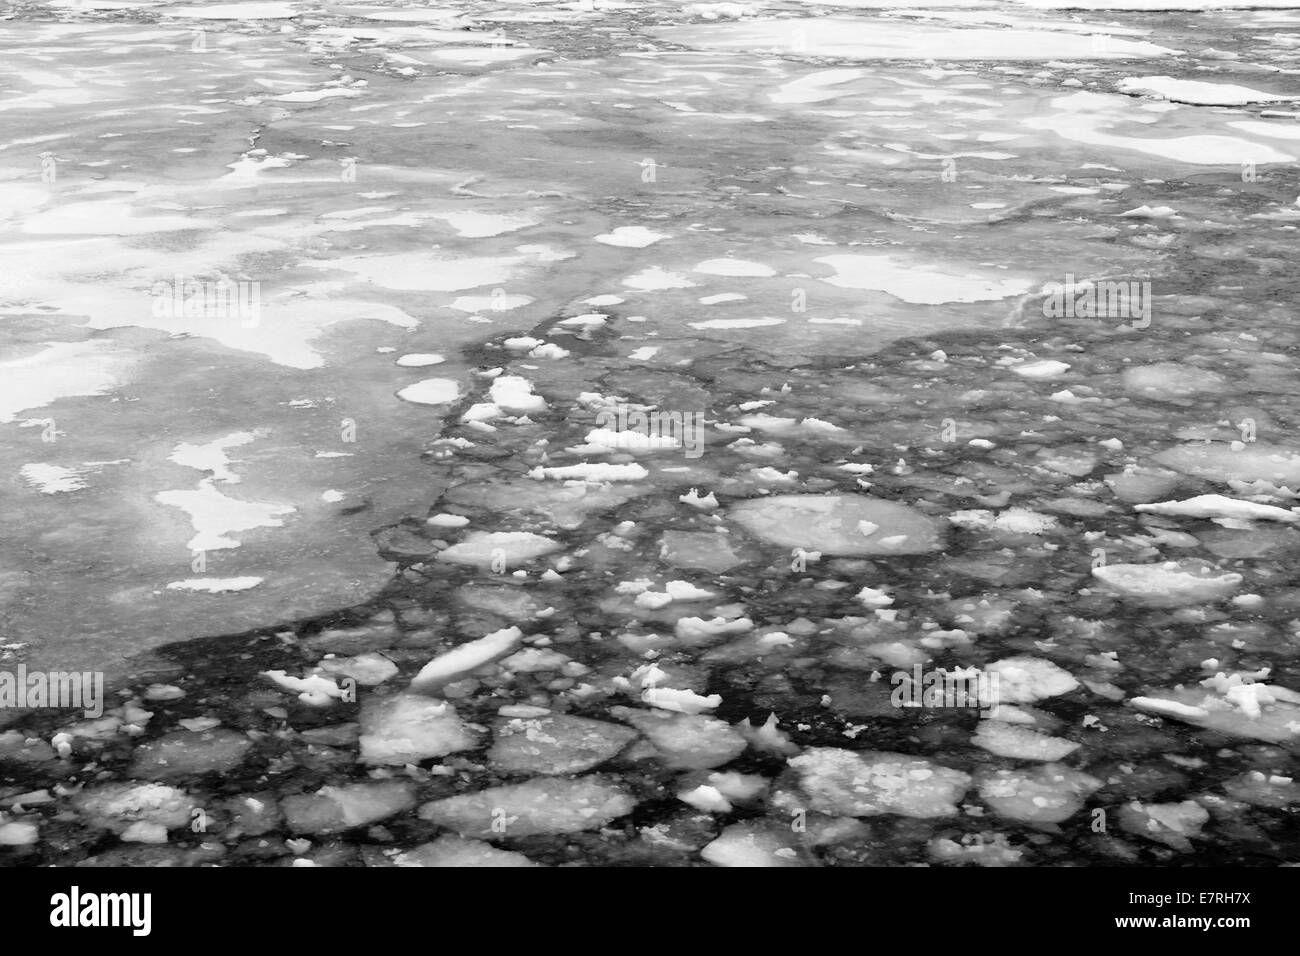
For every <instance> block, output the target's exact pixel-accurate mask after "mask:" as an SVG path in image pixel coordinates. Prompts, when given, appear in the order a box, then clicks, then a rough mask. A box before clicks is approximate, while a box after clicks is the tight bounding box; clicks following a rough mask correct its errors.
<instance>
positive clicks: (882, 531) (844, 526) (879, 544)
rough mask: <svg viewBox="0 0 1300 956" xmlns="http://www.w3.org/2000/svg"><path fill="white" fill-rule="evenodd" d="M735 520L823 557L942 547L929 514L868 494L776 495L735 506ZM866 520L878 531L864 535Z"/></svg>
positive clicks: (762, 534) (778, 541) (919, 551)
mask: <svg viewBox="0 0 1300 956" xmlns="http://www.w3.org/2000/svg"><path fill="white" fill-rule="evenodd" d="M731 516H732V517H733V518H734V519H735V520H736V522H737V523H738V524H740V525H741V526H742V527H744V528H745V529H746V530H747V531H750V532H751V533H753V534H755V535H757V536H758V537H760V538H763V539H765V540H767V541H771V542H773V543H775V544H779V545H782V546H783V547H787V548H796V547H798V548H805V549H807V550H815V551H820V552H822V553H824V554H832V555H871V554H924V553H926V552H929V551H934V550H937V549H938V548H939V547H940V545H941V543H942V533H941V530H940V528H939V525H938V524H937V523H936V522H935V521H933V520H932V519H931V518H929V517H928V516H926V515H924V514H922V513H921V512H919V511H917V510H915V509H913V508H909V507H908V506H907V505H901V504H897V503H896V502H892V501H883V500H880V499H877V498H870V497H867V496H866V495H772V496H770V497H766V498H755V499H750V500H748V501H742V502H739V503H738V504H735V505H733V506H732V508H731ZM864 521H865V522H868V523H870V524H872V525H875V526H876V528H877V532H875V533H873V534H872V535H864V534H862V532H861V523H862V522H864Z"/></svg>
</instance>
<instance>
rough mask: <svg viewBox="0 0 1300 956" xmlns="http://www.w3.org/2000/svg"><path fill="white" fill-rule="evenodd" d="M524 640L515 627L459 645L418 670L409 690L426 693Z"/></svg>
mask: <svg viewBox="0 0 1300 956" xmlns="http://www.w3.org/2000/svg"><path fill="white" fill-rule="evenodd" d="M523 639H524V634H523V631H521V630H519V628H517V627H507V628H502V629H501V630H499V631H493V632H492V633H491V634H488V635H486V636H484V637H480V638H479V639H478V640H476V641H470V642H468V643H466V644H461V645H460V646H459V647H455V648H453V649H452V650H450V651H448V652H447V653H445V654H440V655H438V656H437V657H435V658H434V659H433V660H431V661H429V663H427V664H425V665H424V667H422V668H420V673H418V674H416V675H415V677H414V678H412V680H411V690H413V691H420V692H428V691H430V690H432V689H434V688H435V687H438V686H439V685H441V684H445V683H447V682H448V681H451V680H454V679H455V678H457V677H459V676H460V675H462V674H466V673H468V672H469V671H472V670H474V669H475V668H478V667H482V666H483V665H484V664H487V663H489V662H490V661H494V660H496V659H497V658H498V657H503V656H504V655H506V654H508V653H510V651H512V650H514V649H515V648H516V647H518V646H519V644H520V642H522V641H523Z"/></svg>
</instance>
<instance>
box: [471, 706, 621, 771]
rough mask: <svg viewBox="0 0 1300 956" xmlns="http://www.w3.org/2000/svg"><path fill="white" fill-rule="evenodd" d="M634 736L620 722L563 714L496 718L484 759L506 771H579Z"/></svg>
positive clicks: (595, 764)
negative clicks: (490, 745)
mask: <svg viewBox="0 0 1300 956" xmlns="http://www.w3.org/2000/svg"><path fill="white" fill-rule="evenodd" d="M636 736H637V733H636V731H635V730H632V729H630V728H628V727H624V726H623V725H621V724H612V723H609V722H607V721H603V720H590V719H588V718H586V717H573V716H570V715H567V714H554V715H547V716H545V717H528V718H518V717H517V718H508V719H505V720H499V721H497V724H496V739H495V741H494V742H493V744H492V749H491V750H489V751H488V761H489V762H490V763H491V764H492V765H493V766H494V767H496V768H497V769H499V770H503V771H506V772H508V773H518V774H529V775H533V774H546V775H553V774H574V773H582V772H583V771H584V770H590V769H591V768H592V767H595V766H597V765H598V764H601V763H604V762H605V761H606V760H609V759H610V758H612V757H614V756H616V755H617V754H618V753H619V751H621V750H622V749H623V748H625V747H626V746H627V745H628V744H629V743H631V742H632V741H633V740H635V739H636Z"/></svg>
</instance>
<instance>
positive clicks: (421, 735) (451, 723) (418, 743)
mask: <svg viewBox="0 0 1300 956" xmlns="http://www.w3.org/2000/svg"><path fill="white" fill-rule="evenodd" d="M360 744H361V760H362V762H363V763H367V764H381V765H393V766H402V765H403V764H408V763H419V762H420V761H422V760H427V759H429V758H430V757H445V756H446V755H447V754H451V753H456V752H458V751H461V750H471V749H473V748H474V747H476V746H478V735H477V734H476V733H475V732H474V731H473V730H471V729H470V728H469V727H467V726H466V725H465V723H464V722H463V721H462V720H461V719H460V717H459V716H457V714H456V711H455V709H454V708H453V707H452V706H451V704H448V703H447V702H446V701H439V700H434V699H432V698H430V697H425V696H423V695H420V694H397V695H395V696H393V697H380V698H375V697H373V696H369V697H367V698H366V701H365V703H364V704H363V705H362V708H361V738H360Z"/></svg>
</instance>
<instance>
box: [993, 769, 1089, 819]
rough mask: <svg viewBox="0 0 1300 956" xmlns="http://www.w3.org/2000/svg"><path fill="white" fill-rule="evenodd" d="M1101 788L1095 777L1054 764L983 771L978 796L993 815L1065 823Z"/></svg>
mask: <svg viewBox="0 0 1300 956" xmlns="http://www.w3.org/2000/svg"><path fill="white" fill-rule="evenodd" d="M1101 786H1102V781H1100V780H1098V779H1097V778H1096V777H1092V776H1089V775H1088V774H1086V773H1081V772H1080V771H1078V770H1071V769H1070V768H1069V767H1064V766H1062V765H1060V764H1054V763H1050V764H1044V765H1043V766H1041V767H1035V768H1034V769H1032V770H992V771H985V772H984V773H982V774H981V775H980V778H979V792H980V797H981V798H982V799H983V800H984V802H985V803H987V804H988V805H989V807H990V808H992V810H993V812H994V813H996V814H998V816H1002V817H1006V818H1007V819H1009V820H1021V821H1024V822H1026V823H1060V822H1061V821H1062V820H1067V819H1069V818H1070V817H1072V816H1074V815H1075V814H1076V813H1078V812H1079V810H1081V809H1082V808H1083V802H1084V799H1085V798H1086V797H1087V795H1088V794H1090V793H1092V792H1093V791H1095V790H1099V789H1100V788H1101Z"/></svg>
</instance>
